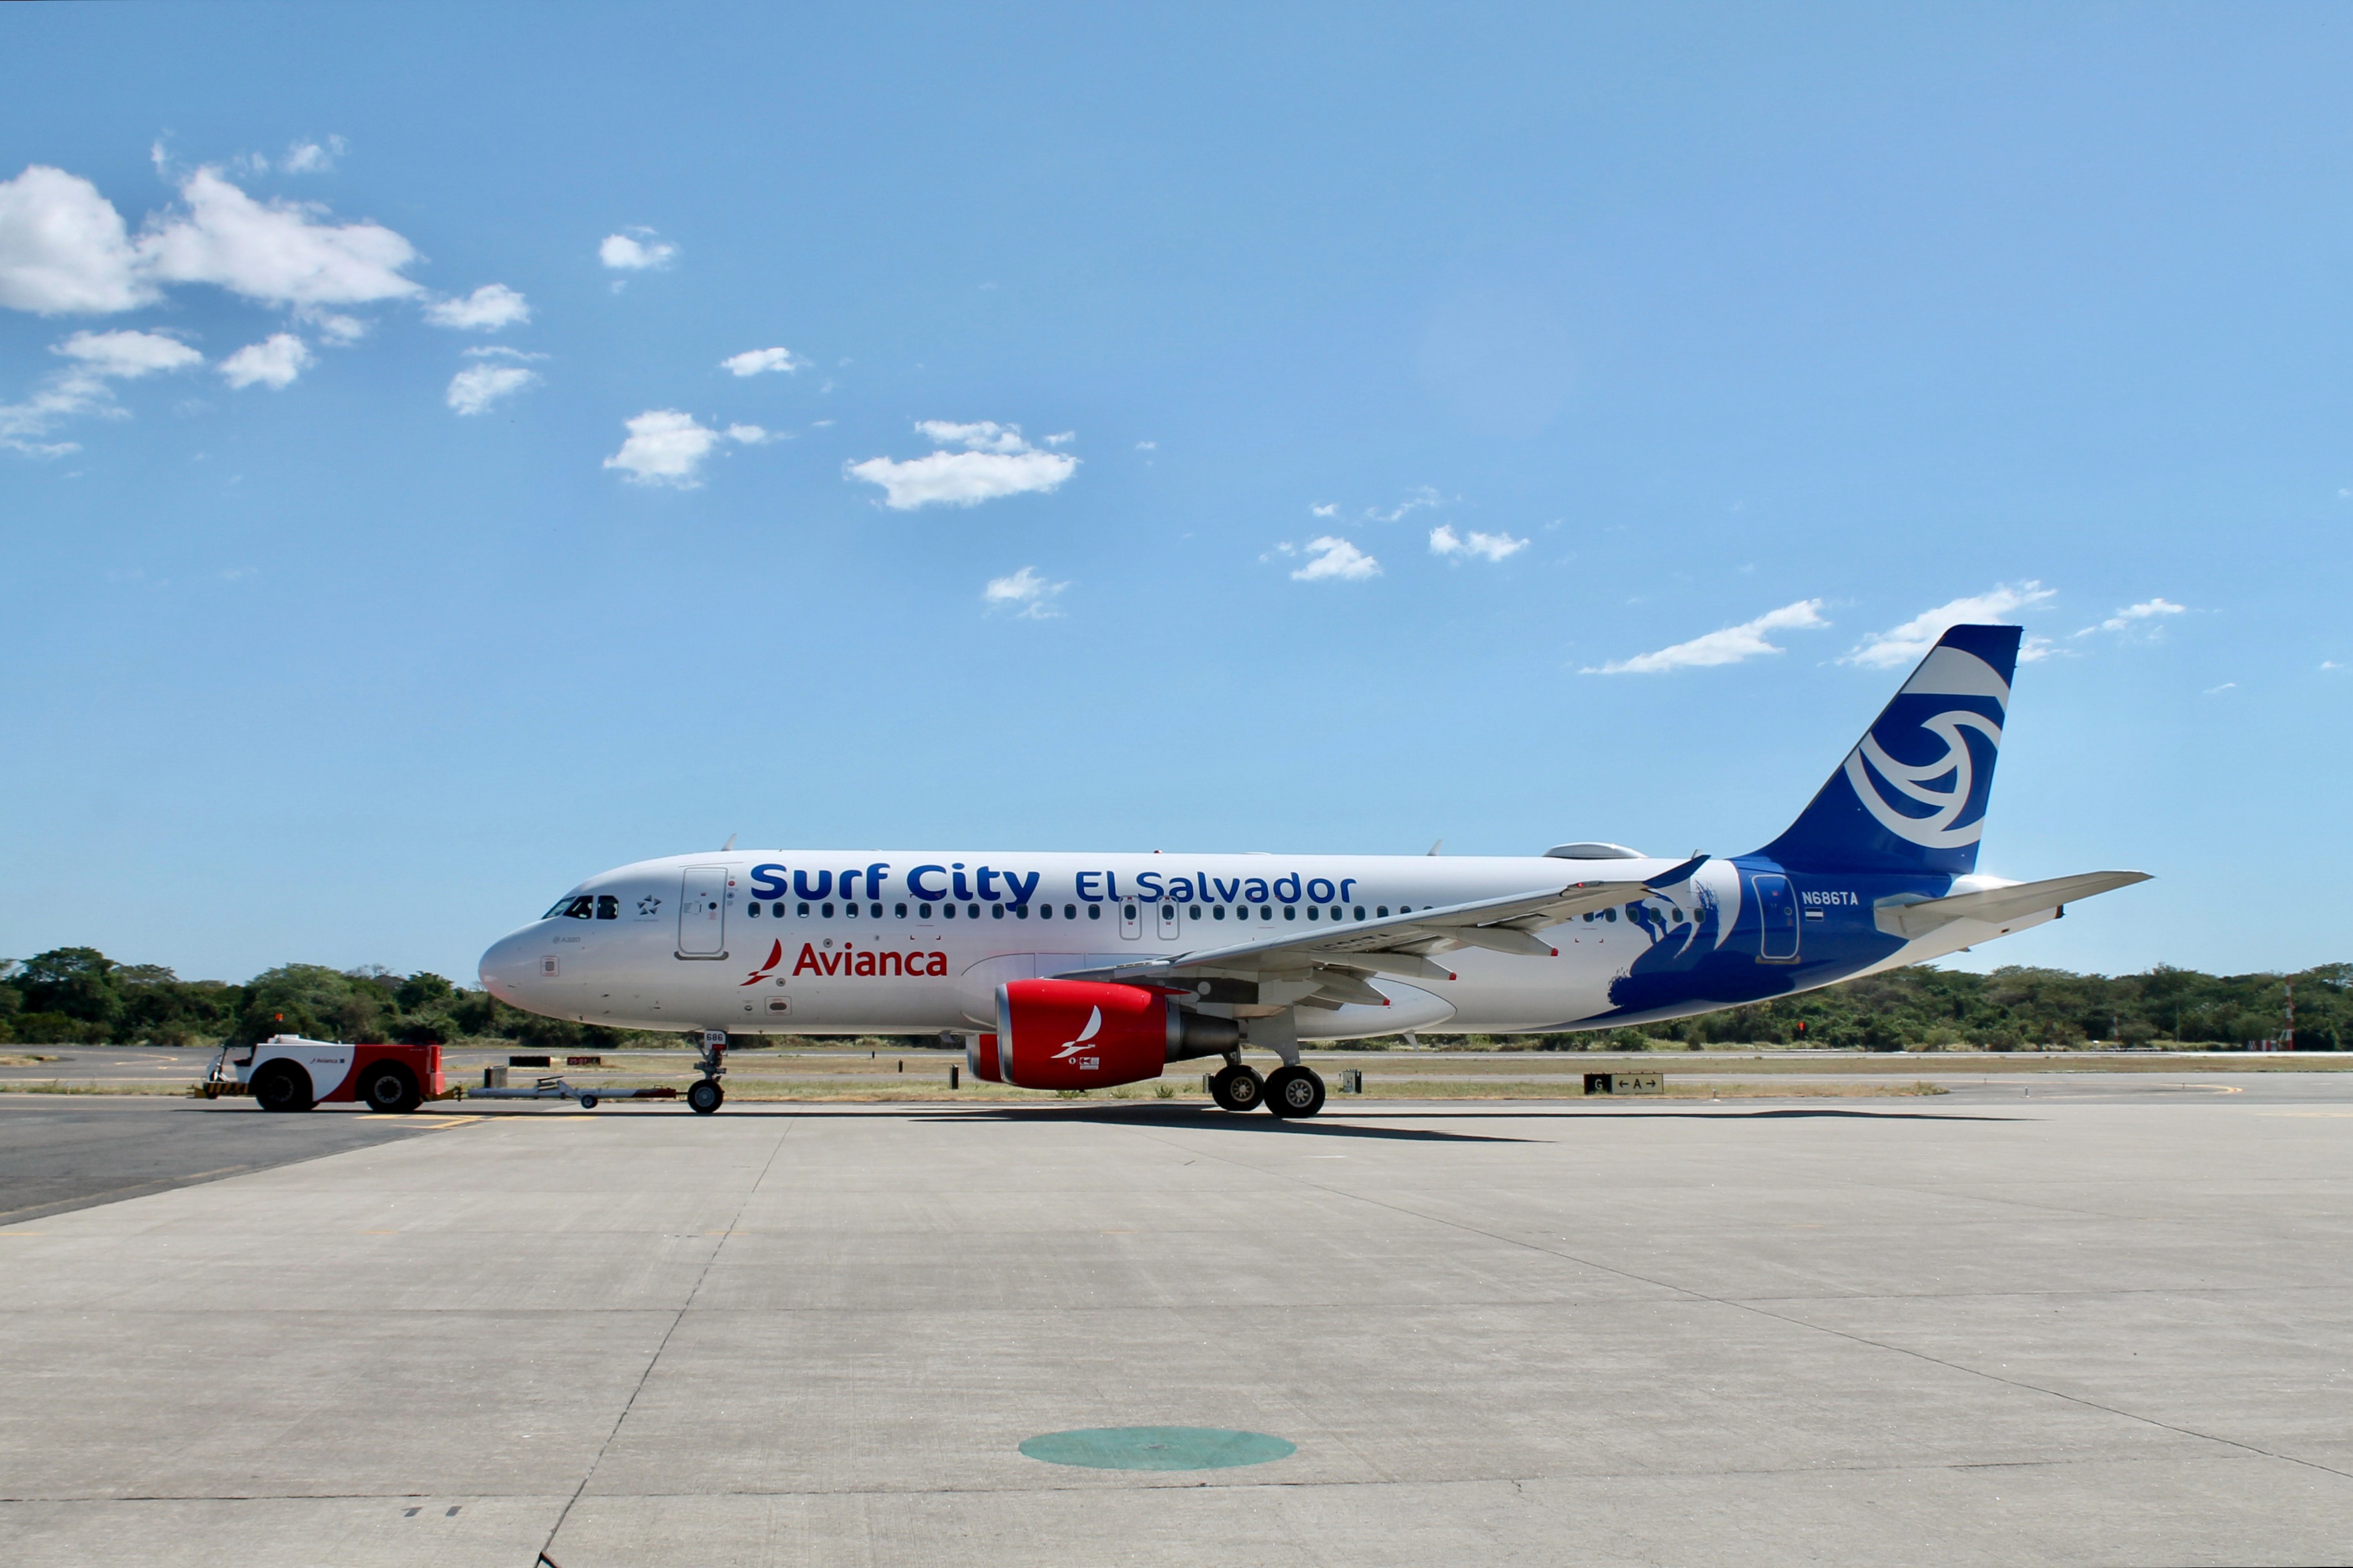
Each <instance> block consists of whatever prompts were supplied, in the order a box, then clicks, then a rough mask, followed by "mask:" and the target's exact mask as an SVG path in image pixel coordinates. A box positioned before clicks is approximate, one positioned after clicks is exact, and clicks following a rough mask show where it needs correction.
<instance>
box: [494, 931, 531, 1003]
mask: <svg viewBox="0 0 2353 1568" xmlns="http://www.w3.org/2000/svg"><path fill="white" fill-rule="evenodd" d="M530 945H531V932H530V931H529V930H528V929H525V930H523V931H516V932H514V933H513V934H512V936H503V937H501V938H500V939H499V940H498V941H496V942H492V943H491V946H490V950H489V951H488V952H484V953H483V954H482V963H481V969H480V974H481V980H482V989H483V990H485V991H487V992H489V993H490V994H491V995H493V996H495V997H497V998H498V999H499V1000H500V1001H501V1002H503V1003H505V1004H506V1005H508V1006H510V1007H520V1006H522V1005H523V1001H522V994H523V987H524V986H525V985H526V984H528V983H529V980H528V977H529V975H530V973H531V972H532V964H533V963H534V961H535V959H536V957H537V955H536V954H535V953H533V952H528V951H526V950H527V949H528V948H529V947H530Z"/></svg>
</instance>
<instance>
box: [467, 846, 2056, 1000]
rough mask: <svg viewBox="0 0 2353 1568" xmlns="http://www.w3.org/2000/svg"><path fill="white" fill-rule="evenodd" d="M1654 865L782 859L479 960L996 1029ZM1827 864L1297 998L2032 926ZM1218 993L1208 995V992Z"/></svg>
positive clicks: (1827, 950) (1584, 977) (1645, 969)
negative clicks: (1044, 982)
mask: <svg viewBox="0 0 2353 1568" xmlns="http://www.w3.org/2000/svg"><path fill="white" fill-rule="evenodd" d="M1674 865H1675V862H1673V861H1670V860H1664V859H1659V858H1650V857H1636V858H1622V857H1617V858H1603V859H1588V858H1573V859H1565V858H1553V857H1540V856H1529V857H1442V856H1282V855H1255V854H1253V855H1168V854H1105V855H1094V854H994V853H987V852H981V851H918V850H903V849H884V850H874V851H860V852H847V851H823V850H807V851H800V850H767V851H759V852H754V853H745V852H743V851H730V852H725V853H720V854H708V855H687V856H673V857H670V858H665V859H659V860H647V861H640V862H638V863H637V864H635V865H630V866H624V867H621V868H617V869H615V870H612V871H608V872H607V873H605V874H604V875H602V876H599V877H596V878H593V879H589V880H588V881H586V882H583V883H582V884H580V885H579V887H577V888H575V889H574V890H573V891H572V892H571V893H569V894H567V895H566V896H565V899H564V900H559V901H558V903H557V905H556V907H555V909H554V910H551V911H550V913H549V915H548V916H547V917H546V918H543V919H542V920H540V921H536V922H534V923H533V924H532V925H529V926H526V927H524V928H522V930H520V931H516V932H514V933H513V934H512V935H511V936H509V937H507V938H505V939H504V940H502V941H501V942H499V943H498V944H497V945H496V946H495V947H493V948H492V949H491V952H489V953H488V954H486V955H485V956H484V960H483V964H482V975H483V979H484V980H485V982H486V983H487V984H489V985H490V986H491V990H492V992H493V993H494V994H497V995H498V996H500V997H501V999H502V1000H504V1001H507V1002H509V1003H510V1004H512V1005H516V1006H520V1007H523V1008H526V1009H528V1010H530V1011H533V1012H536V1013H541V1014H546V1015H551V1016H559V1017H565V1018H571V1019H576V1020H578V1021H581V1022H584V1023H589V1024H599V1025H606V1026H612V1027H617V1028H634V1029H687V1030H693V1029H703V1030H711V1029H717V1030H725V1031H727V1032H728V1033H730V1034H734V1035H744V1034H750V1035H804V1034H806V1035H854V1034H928V1033H932V1032H934V1031H950V1030H956V1031H961V1030H971V1029H976V1028H987V1027H989V1026H990V1025H991V1023H992V1021H993V1018H994V1013H995V1006H996V1003H995V993H996V988H997V986H998V985H1000V984H1004V983H1005V982H1007V981H1008V980H1016V979H1029V978H1032V977H1048V976H1052V975H1056V974H1060V973H1071V972H1075V971H1087V970H1099V969H1103V968H1108V967H1110V966H1113V965H1118V964H1133V963H1138V962H1142V961H1146V960H1151V959H1155V958H1176V957H1179V956H1181V955H1184V954H1187V953H1198V952H1207V951H1210V950H1215V949H1219V948H1223V947H1227V946H1229V945H1231V944H1233V943H1236V942H1249V941H1252V940H1257V939H1264V938H1268V937H1272V936H1277V935H1301V936H1304V935H1308V934H1311V933H1313V932H1314V931H1319V930H1321V931H1332V930H1334V929H1335V928H1345V927H1347V926H1351V925H1356V924H1359V923H1362V922H1366V921H1380V920H1383V919H1387V918H1388V917H1390V916H1393V915H1402V914H1407V913H1409V912H1411V911H1414V910H1429V909H1432V908H1445V907H1448V906H1452V905H1458V904H1463V903H1469V902H1472V901H1475V900H1482V899H1493V898H1503V897H1507V896H1511V895H1514V894H1525V893H1527V892H1529V891H1530V890H1532V889H1545V888H1548V887H1550V888H1557V887H1560V886H1562V885H1563V884H1565V883H1568V882H1573V881H1577V880H1582V879H1610V880H1620V879H1624V880H1629V881H1642V880H1648V879H1655V878H1657V877H1659V876H1660V875H1661V874H1662V873H1663V872H1665V871H1667V870H1669V869H1670V868H1672V867H1673V866H1674ZM2000 885H2001V884H2000V881H1999V879H1992V878H1978V877H1952V876H1947V875H1941V874H1910V875H1890V874H1883V873H1879V874H1873V873H1825V872H1819V871H1813V872H1809V871H1800V870H1796V869H1790V868H1783V867H1781V866H1779V865H1778V864H1776V863H1775V862H1773V861H1771V860H1769V859H1766V858H1762V857H1758V856H1754V855H1751V856H1742V857H1738V858H1726V859H1711V860H1709V861H1707V862H1705V863H1704V865H1702V866H1701V867H1700V868H1699V869H1698V870H1697V871H1696V872H1694V873H1693V874H1691V875H1690V876H1689V877H1688V878H1687V879H1685V880H1683V881H1682V882H1681V883H1679V884H1677V885H1674V886H1672V887H1669V888H1666V889H1663V890H1662V891H1658V892H1654V893H1652V894H1651V895H1649V896H1646V897H1642V898H1640V899H1637V900H1632V901H1630V902H1628V903H1625V904H1623V905H1620V906H1612V907H1610V908H1608V909H1605V910H1599V911H1597V912H1594V913H1590V914H1587V915H1583V916H1581V917H1578V918H1575V919H1571V920H1569V921H1566V922H1564V923H1561V924H1557V925H1553V926H1549V927H1546V928H1544V929H1542V930H1540V931H1537V932H1536V933H1535V934H1536V935H1537V936H1538V937H1539V939H1540V940H1541V941H1542V942H1544V943H1546V944H1549V946H1550V947H1551V948H1552V949H1554V952H1552V953H1551V954H1549V955H1544V956H1533V955H1525V954H1520V953H1506V952H1491V951H1484V950H1482V949H1481V948H1478V947H1475V946H1465V947H1459V948H1456V949H1454V950H1451V951H1446V952H1440V953H1439V954H1438V955H1436V959H1435V967H1436V968H1438V969H1439V970H1440V971H1441V972H1442V973H1445V974H1447V975H1450V976H1451V978H1440V977H1438V976H1437V975H1434V974H1430V973H1423V974H1419V975H1415V976H1413V977H1411V978H1400V977H1397V976H1393V975H1388V974H1384V975H1382V976H1380V977H1379V978H1377V979H1376V980H1374V981H1373V982H1372V984H1373V985H1374V987H1375V989H1377V991H1378V992H1379V993H1380V994H1382V995H1383V996H1384V997H1385V998H1387V1005H1379V1006H1375V1005H1366V1004H1362V1003H1357V1004H1350V1005H1342V1006H1336V1007H1333V1006H1323V1007H1302V1008H1300V1009H1299V1010H1298V1019H1297V1030H1298V1036H1299V1037H1300V1038H1302V1039H1326V1040H1329V1039H1348V1038H1360V1037H1368V1036H1375V1035H1385V1034H1394V1033H1398V1032H1400V1031H1405V1030H1419V1029H1445V1030H1449V1031H1463V1032H1472V1033H1481V1034H1504V1033H1514V1032H1538V1031H1544V1032H1549V1031H1556V1030H1572V1029H1579V1028H1597V1027H1610V1026H1618V1025H1622V1024H1633V1023H1641V1022H1646V1021H1651V1020H1656V1019H1662V1018H1672V1017H1678V1016H1688V1015H1691V1014H1694V1013H1702V1012H1708V1011H1712V1010H1715V1009H1716V1008H1721V1007H1725V1006H1731V1005H1738V1004H1740V1003H1744V1002H1753V1001H1758V1000H1762V999H1766V998H1768V997H1772V996H1777V995H1782V994H1788V993H1791V992H1796V991H1802V990H1808V989H1811V988H1813V987H1816V986H1820V985H1827V984H1832V983H1834V982H1836V981H1839V980H1842V979H1846V978H1849V977H1850V976H1852V975H1855V974H1858V973H1862V972H1864V971H1866V970H1870V969H1875V968H1883V967H1893V966H1894V965H1897V964H1902V963H1917V962H1920V961H1921V960H1923V959H1926V958H1933V957H1936V956H1938V955H1939V954H1941V953H1945V952H1952V951H1955V950H1956V949H1958V948H1961V947H1964V946H1967V945H1968V944H1969V943H1970V942H1975V941H1982V940H1986V939H1988V938H1989V937H1991V936H1995V935H2000V934H2003V933H2005V932H2007V931H2014V930H2018V929H2021V928H2023V927H2024V926H2027V925H2031V924H2036V923H2039V922H2040V921H2042V920H2047V919H2049V918H2051V917H2050V914H2049V913H2048V912H2044V913H2042V914H2038V915H2033V916H2030V917H2028V918H2024V919H2018V920H2010V921H2005V922H2004V923H2003V924H2002V925H2001V926H2000V928H1998V929H1997V928H1994V927H1991V926H1989V925H1986V924H1985V923H1984V922H1979V921H1957V922H1954V923H1953V924H1951V925H1948V926H1947V927H1945V928H1943V929H1941V930H1939V931H1936V933H1935V934H1934V935H1933V936H1932V937H1929V938H1926V939H1923V940H1919V941H1913V942H1906V941H1905V940H1904V939H1903V938H1901V937H1900V936H1897V935H1894V934H1891V933H1890V932H1889V931H1885V930H1883V922H1882V921H1881V920H1880V919H1879V911H1880V910H1881V909H1882V907H1883V906H1884V905H1886V904H1887V903H1889V902H1890V901H1891V900H1898V901H1900V900H1917V899H1922V898H1937V897H1942V896H1945V895H1946V894H1947V893H1951V892H1956V891H1967V890H1970V889H1976V888H1981V887H1995V886H2000ZM1204 994H1205V995H1206V994H1207V993H1206V992H1205V993H1204Z"/></svg>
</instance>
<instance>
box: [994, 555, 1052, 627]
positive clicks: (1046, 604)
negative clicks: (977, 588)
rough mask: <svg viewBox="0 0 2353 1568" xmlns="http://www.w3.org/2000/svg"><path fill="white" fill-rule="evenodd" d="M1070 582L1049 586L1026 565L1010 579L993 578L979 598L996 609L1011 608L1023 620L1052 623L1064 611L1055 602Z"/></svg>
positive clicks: (1049, 584) (1050, 584)
mask: <svg viewBox="0 0 2353 1568" xmlns="http://www.w3.org/2000/svg"><path fill="white" fill-rule="evenodd" d="M1069 586H1070V584H1068V583H1049V582H1047V581H1046V580H1045V579H1044V578H1043V577H1040V576H1039V575H1038V574H1037V572H1036V571H1035V570H1033V569H1032V568H1030V567H1028V566H1024V567H1023V568H1021V570H1020V571H1018V572H1016V573H1014V574H1012V575H1011V576H1009V577H991V578H990V579H989V580H988V586H987V587H986V588H983V589H982V590H981V592H980V596H981V597H982V598H984V599H986V600H987V601H988V605H989V608H991V609H993V610H1003V609H1009V610H1012V611H1013V612H1014V614H1015V615H1016V616H1019V617H1020V618H1021V619H1023V620H1029V621H1045V620H1051V619H1052V618H1053V617H1054V616H1059V615H1060V614H1061V613H1062V612H1061V610H1060V607H1059V606H1057V605H1055V603H1054V601H1055V600H1056V599H1057V598H1059V597H1060V595H1061V592H1062V590H1063V589H1065V588H1067V587H1069Z"/></svg>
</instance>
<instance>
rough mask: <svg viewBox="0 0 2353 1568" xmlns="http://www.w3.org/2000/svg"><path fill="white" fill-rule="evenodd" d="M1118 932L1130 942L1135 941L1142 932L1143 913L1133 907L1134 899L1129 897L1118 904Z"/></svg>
mask: <svg viewBox="0 0 2353 1568" xmlns="http://www.w3.org/2000/svg"><path fill="white" fill-rule="evenodd" d="M1119 934H1120V935H1122V936H1124V937H1125V938H1127V940H1128V941H1130V942H1134V941H1135V940H1136V938H1138V937H1140V936H1142V935H1143V934H1144V919H1143V913H1142V911H1141V910H1138V909H1137V908H1136V907H1135V900H1134V899H1129V900H1126V901H1125V902H1124V903H1122V904H1121V905H1120V906H1119Z"/></svg>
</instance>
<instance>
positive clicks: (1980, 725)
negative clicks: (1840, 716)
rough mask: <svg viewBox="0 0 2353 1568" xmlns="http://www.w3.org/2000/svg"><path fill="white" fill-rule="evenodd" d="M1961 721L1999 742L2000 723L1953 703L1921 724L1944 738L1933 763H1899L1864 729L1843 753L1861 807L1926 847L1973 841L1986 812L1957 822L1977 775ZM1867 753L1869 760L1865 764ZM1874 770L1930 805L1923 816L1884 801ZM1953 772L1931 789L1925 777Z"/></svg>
mask: <svg viewBox="0 0 2353 1568" xmlns="http://www.w3.org/2000/svg"><path fill="white" fill-rule="evenodd" d="M1963 726H1967V727H1968V728H1969V729H1972V730H1975V731H1978V732H1979V733H1980V734H1982V735H1984V736H1985V737H1986V738H1987V739H1989V740H1990V741H1992V742H1993V743H1994V744H1995V746H1997V747H1999V746H2000V744H2001V726H2000V725H1999V724H1997V723H1995V722H1994V721H1992V720H1990V719H1989V718H1987V717H1986V716H1985V715H1984V714H1982V713H1972V712H1970V711H1969V710H1967V709H1965V708H1963V709H1956V710H1952V711H1951V712H1947V713H1939V714H1937V715H1936V717H1935V718H1934V719H1928V720H1924V721H1922V722H1921V725H1920V727H1921V728H1922V729H1924V730H1926V731H1928V732H1929V733H1931V734H1933V735H1936V736H1939V737H1941V738H1942V739H1943V741H1944V742H1945V754H1944V755H1943V756H1941V757H1938V758H1937V759H1936V761H1935V762H1933V763H1921V764H1919V765H1918V766H1916V767H1915V766H1914V765H1913V764H1911V763H1899V762H1897V761H1896V760H1895V759H1894V757H1891V756H1889V755H1888V754H1887V752H1886V751H1885V749H1884V748H1883V747H1882V746H1881V745H1880V743H1879V739H1878V737H1877V736H1875V735H1865V736H1864V737H1863V738H1862V744H1861V745H1859V746H1857V747H1856V748H1855V749H1854V750H1853V751H1852V752H1848V753H1847V758H1846V777H1847V782H1848V783H1849V784H1852V785H1853V786H1854V793H1855V798H1856V799H1858V800H1860V801H1862V807H1863V809H1864V810H1865V811H1868V812H1869V813H1871V815H1872V816H1874V817H1876V818H1878V820H1879V825H1880V826H1882V827H1884V828H1885V829H1887V831H1888V832H1890V833H1893V834H1894V835H1895V837H1898V838H1901V839H1904V840H1905V842H1907V843H1911V844H1917V845H1919V846H1920V847H1922V848H1924V849H1958V848H1960V847H1962V846H1964V845H1968V844H1975V843H1976V842H1977V841H1978V836H1979V835H1980V834H1982V833H1984V832H1985V818H1984V817H1983V816H1979V817H1978V819H1977V820H1976V821H1974V822H1967V823H1962V824H1961V826H1957V827H1956V826H1953V825H1954V823H1955V822H1957V821H1958V820H1959V817H1960V815H1961V813H1962V812H1963V811H1965V810H1967V809H1968V804H1969V786H1970V785H1971V784H1973V783H1974V782H1975V781H1976V777H1977V764H1976V762H1975V760H1974V759H1972V758H1971V757H1970V755H1969V742H1968V739H1967V738H1966V737H1965V736H1963V735H1962V733H1961V730H1962V728H1963ZM1866 759H1868V762H1869V765H1868V766H1865V765H1864V764H1865V761H1866ZM1874 770H1875V771H1876V772H1877V773H1879V775H1880V776H1881V777H1882V778H1884V779H1885V780H1886V781H1887V782H1888V783H1889V784H1893V785H1894V786H1895V789H1896V791H1897V793H1899V794H1901V795H1906V796H1909V797H1910V798H1911V799H1913V800H1916V801H1918V802H1919V803H1920V804H1921V805H1926V806H1928V807H1930V808H1932V809H1931V810H1930V812H1929V814H1928V815H1927V816H1906V815H1905V813H1903V812H1901V811H1898V810H1896V809H1895V808H1894V806H1892V805H1888V804H1887V801H1886V798H1885V797H1884V796H1883V795H1881V794H1880V793H1879V786H1878V785H1877V784H1873V782H1872V773H1873V771H1874ZM1948 773H1949V774H1950V775H1952V783H1951V784H1950V786H1949V787H1947V788H1944V789H1931V788H1929V787H1928V781H1930V780H1932V779H1941V778H1943V777H1945V776H1946V775H1947V774H1948Z"/></svg>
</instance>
